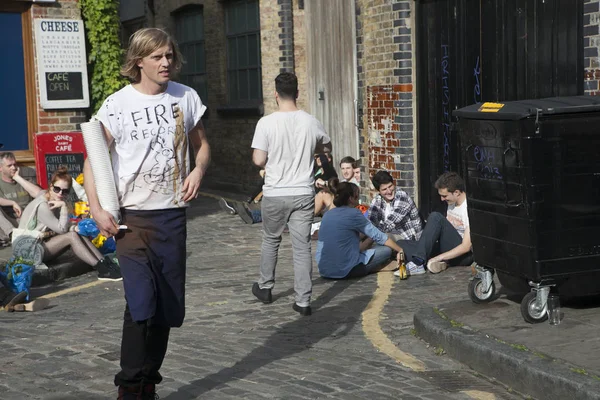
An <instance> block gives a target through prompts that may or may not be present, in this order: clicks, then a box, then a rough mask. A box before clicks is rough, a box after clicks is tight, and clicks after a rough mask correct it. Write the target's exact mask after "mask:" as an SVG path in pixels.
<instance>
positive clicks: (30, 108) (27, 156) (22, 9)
mask: <svg viewBox="0 0 600 400" xmlns="http://www.w3.org/2000/svg"><path fill="white" fill-rule="evenodd" d="M31 7H32V5H31V3H7V4H0V12H9V13H20V14H21V29H22V35H23V67H24V69H25V107H26V108H27V110H26V115H27V144H28V148H27V149H25V150H16V151H12V152H13V153H14V154H15V157H16V158H17V161H18V162H19V163H24V164H25V163H26V164H33V163H35V155H34V149H33V148H34V143H35V135H36V133H37V130H38V105H37V87H36V82H35V78H36V72H35V61H34V60H35V56H34V50H33V24H32V20H31V19H32V14H31ZM1 151H2V149H0V152H1Z"/></svg>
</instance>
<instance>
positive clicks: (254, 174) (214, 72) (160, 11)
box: [153, 0, 277, 193]
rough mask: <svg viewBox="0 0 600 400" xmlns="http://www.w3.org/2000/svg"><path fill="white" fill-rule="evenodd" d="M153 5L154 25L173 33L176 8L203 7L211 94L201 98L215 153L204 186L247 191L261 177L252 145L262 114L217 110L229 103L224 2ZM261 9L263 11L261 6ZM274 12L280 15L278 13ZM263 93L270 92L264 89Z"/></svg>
mask: <svg viewBox="0 0 600 400" xmlns="http://www.w3.org/2000/svg"><path fill="white" fill-rule="evenodd" d="M154 4H155V15H154V18H153V19H154V24H155V26H158V27H162V28H166V29H167V30H169V31H170V32H173V31H174V23H175V19H174V18H173V16H172V15H171V13H172V12H173V11H176V10H177V9H179V8H181V7H183V6H187V5H190V4H199V5H202V6H203V15H204V22H205V24H204V37H205V41H204V45H205V57H206V81H207V92H208V97H207V98H206V99H202V100H203V102H204V103H205V104H206V106H207V108H208V111H207V114H206V117H205V118H204V124H205V127H206V134H207V137H208V141H209V144H210V146H211V156H212V160H211V164H210V167H209V169H208V171H207V175H206V178H205V180H204V182H203V187H206V188H212V189H220V190H225V191H228V192H240V193H247V192H249V191H250V190H251V189H253V187H254V185H255V184H256V183H257V182H258V181H259V179H260V177H259V176H258V168H256V167H254V166H253V164H252V150H251V148H250V145H251V142H252V136H253V135H254V128H255V127H256V123H257V122H258V119H259V118H260V117H259V116H257V115H253V116H240V115H231V114H227V113H222V112H219V111H218V109H221V108H223V107H226V106H227V105H228V99H227V79H226V75H227V69H226V65H227V64H226V62H227V52H226V49H227V40H226V36H225V22H224V21H225V11H224V8H223V2H221V1H218V0H165V1H160V2H158V1H156V2H155V3H154ZM261 7H262V4H261ZM260 11H261V14H262V12H263V10H262V8H261V10H260ZM275 15H276V16H277V13H275ZM261 18H262V17H261ZM219 21H221V22H219ZM261 28H262V19H261ZM263 72H264V71H263ZM263 93H264V94H265V95H268V94H267V92H265V91H264V88H263Z"/></svg>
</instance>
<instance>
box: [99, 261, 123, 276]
mask: <svg viewBox="0 0 600 400" xmlns="http://www.w3.org/2000/svg"><path fill="white" fill-rule="evenodd" d="M96 269H97V270H98V280H101V281H115V282H116V281H122V280H123V277H122V276H121V269H120V268H119V266H118V265H117V264H115V263H114V262H113V261H112V260H111V259H109V258H108V257H104V258H103V259H102V260H100V261H98V264H96Z"/></svg>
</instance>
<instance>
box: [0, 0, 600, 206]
mask: <svg viewBox="0 0 600 400" xmlns="http://www.w3.org/2000/svg"><path fill="white" fill-rule="evenodd" d="M466 3H467V2H464V1H459V0H419V1H414V0H163V1H156V0H130V1H127V2H125V1H123V2H122V3H121V13H120V15H121V19H122V27H123V29H122V36H123V38H127V37H128V35H129V34H130V33H131V32H133V31H135V30H136V29H138V28H140V27H142V26H160V27H165V28H167V29H169V30H170V31H171V32H172V33H173V34H174V35H175V36H176V38H177V40H178V42H179V43H180V45H181V48H182V50H183V52H184V55H185V57H186V59H187V64H186V66H185V68H184V70H183V72H182V76H181V79H180V80H181V81H182V82H184V83H186V84H188V85H191V86H193V87H195V88H196V89H197V91H198V93H199V94H200V96H201V97H202V99H203V100H204V101H205V103H206V104H207V106H208V113H207V115H206V117H205V124H206V127H207V133H208V136H209V140H210V143H211V146H212V149H213V162H212V165H211V168H210V172H209V174H208V177H207V181H206V183H205V184H206V185H207V186H209V187H214V188H219V189H224V190H233V191H240V192H244V191H247V190H248V189H249V188H250V187H251V186H252V185H253V184H254V183H255V182H256V181H257V179H258V175H257V169H256V168H255V167H253V166H252V163H251V149H250V143H251V140H252V135H253V131H254V126H255V124H256V122H257V121H258V119H259V118H260V117H261V116H262V115H264V114H266V113H270V112H272V111H273V110H275V108H276V105H275V101H274V96H273V91H274V83H273V79H274V77H275V76H276V75H277V74H278V73H279V72H281V71H294V72H295V73H296V74H297V75H298V78H299V82H300V98H299V105H300V107H301V108H303V109H305V110H307V111H308V112H310V113H312V114H314V115H316V116H317V117H318V118H319V119H320V120H321V121H322V122H323V123H324V125H325V126H326V128H327V129H328V131H329V133H330V135H331V136H332V139H333V141H334V158H335V159H337V160H339V158H340V157H343V156H345V155H351V156H354V157H358V158H360V161H361V168H362V170H363V185H362V186H363V189H364V194H365V196H366V195H368V188H369V182H368V177H369V176H370V175H372V174H373V173H374V172H376V171H377V170H379V169H387V170H390V171H391V173H392V174H393V175H394V176H395V177H396V178H397V180H398V184H399V186H401V187H403V188H405V189H406V190H407V191H408V192H410V193H412V194H413V195H414V196H415V197H416V198H417V201H418V203H419V205H420V206H421V207H422V208H424V209H426V210H427V209H430V208H431V207H433V206H434V205H435V202H436V198H435V195H434V193H433V192H432V190H431V185H432V182H433V180H434V179H435V177H436V176H437V175H438V174H439V173H441V172H443V171H444V170H448V169H456V168H457V166H458V162H459V158H460V154H459V152H458V150H457V145H456V132H454V130H453V129H452V122H453V119H452V115H451V112H452V110H454V109H456V108H459V107H463V106H466V105H468V104H472V103H475V102H478V101H506V100H515V99H524V98H536V97H537V98H539V97H549V96H557V95H574V94H583V93H587V94H597V93H598V91H599V88H598V82H599V79H600V72H599V71H600V61H599V60H600V59H599V55H598V48H599V46H600V35H599V32H598V26H599V24H600V10H599V2H598V0H546V1H545V2H540V1H537V0H523V1H519V2H514V1H503V0H473V1H471V2H468V3H469V4H466ZM6 15H11V16H12V17H11V18H12V22H11V24H12V25H10V27H7V26H9V25H5V24H2V23H0V27H1V28H0V30H2V29H4V30H5V31H6V32H3V33H5V34H4V35H3V40H4V41H6V40H7V39H6V38H7V37H9V36H10V35H9V33H14V32H19V33H20V34H21V35H22V45H21V48H22V52H23V56H22V59H20V58H19V57H16V61H14V60H11V63H12V62H13V61H14V65H13V64H11V65H12V67H13V68H15V69H17V70H18V69H21V70H22V71H24V74H23V81H22V87H24V88H25V93H24V96H23V98H22V99H20V100H19V102H20V104H21V106H20V107H21V110H20V114H19V113H17V112H15V111H10V112H9V114H6V113H7V112H8V111H4V112H5V114H3V115H2V117H3V118H2V119H3V121H7V120H9V121H11V123H10V124H9V127H8V128H5V129H6V130H5V131H4V132H5V133H3V134H2V140H5V137H8V136H7V133H6V132H9V134H10V138H11V140H12V139H13V135H14V137H15V138H20V139H19V140H20V141H18V142H16V144H15V146H17V147H15V148H13V149H14V150H17V153H18V156H19V159H20V161H23V162H33V158H32V156H31V151H32V141H33V137H34V135H37V134H43V133H45V132H52V131H70V130H76V129H77V124H78V123H80V122H81V121H83V120H84V118H85V117H84V116H85V113H86V110H84V109H79V108H72V109H60V110H52V109H45V108H43V107H42V105H41V101H40V90H39V83H38V81H37V76H38V74H37V71H36V61H35V60H36V54H35V40H36V38H35V31H34V23H35V19H36V18H44V17H46V18H58V19H79V18H80V12H79V9H78V8H77V2H76V1H75V0H57V1H54V2H52V1H50V2H43V3H42V2H29V1H22V0H18V1H17V0H7V1H6V0H5V1H3V2H2V3H1V4H0V18H5V16H6ZM16 15H18V16H19V17H18V18H17V17H15V16H16ZM17 19H18V20H19V21H20V22H18V21H17ZM17 22H18V23H17ZM13 36H14V35H13ZM13 36H10V37H13ZM17 42H18V40H17V39H14V40H13V45H14V44H15V43H17ZM17 44H18V43H17ZM11 58H12V57H11ZM0 79H4V80H5V81H8V80H12V78H7V77H6V74H5V78H0ZM5 83H6V82H5ZM1 96H2V100H1V101H0V104H2V105H3V107H0V110H2V109H5V110H6V109H7V108H6V104H8V103H13V102H14V98H15V96H14V95H13V93H10V96H9V95H8V93H6V92H3V93H2V95H1ZM0 112H2V111H0ZM5 141H6V140H5ZM0 142H1V141H0ZM11 143H12V142H11Z"/></svg>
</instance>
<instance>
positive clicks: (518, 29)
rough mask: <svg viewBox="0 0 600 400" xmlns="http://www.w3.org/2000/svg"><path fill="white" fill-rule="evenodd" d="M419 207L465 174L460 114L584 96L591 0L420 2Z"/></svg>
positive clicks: (431, 205)
mask: <svg viewBox="0 0 600 400" xmlns="http://www.w3.org/2000/svg"><path fill="white" fill-rule="evenodd" d="M416 20H417V31H416V34H417V93H418V100H417V101H418V132H417V137H418V145H419V166H418V168H419V176H420V178H421V179H420V183H419V199H420V201H419V206H420V208H421V209H422V210H423V212H424V214H426V215H427V214H428V213H429V212H430V211H432V210H434V209H436V208H438V207H439V205H440V201H439V198H438V197H437V192H436V191H435V190H434V189H433V183H434V182H435V179H436V178H437V176H438V175H440V174H441V173H442V172H444V171H458V170H459V165H460V153H459V151H458V149H459V145H458V135H457V134H456V132H455V131H454V130H453V121H454V120H453V118H452V111H453V110H455V109H457V108H461V107H464V106H467V105H469V104H473V103H477V102H482V101H492V102H495V101H509V100H520V99H531V98H543V97H552V96H571V95H578V94H583V71H584V68H583V0H545V1H540V0H417V1H416Z"/></svg>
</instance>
